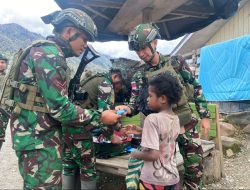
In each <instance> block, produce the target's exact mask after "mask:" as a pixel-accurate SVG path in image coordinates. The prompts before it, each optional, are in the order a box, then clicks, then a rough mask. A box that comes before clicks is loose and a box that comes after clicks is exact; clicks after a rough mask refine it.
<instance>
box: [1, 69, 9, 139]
mask: <svg viewBox="0 0 250 190" xmlns="http://www.w3.org/2000/svg"><path fill="white" fill-rule="evenodd" d="M4 76H5V72H0V91H1V90H2V84H3V80H4ZM8 120H9V118H6V117H5V116H4V115H2V114H1V113H0V141H4V138H5V131H6V127H7V124H8Z"/></svg>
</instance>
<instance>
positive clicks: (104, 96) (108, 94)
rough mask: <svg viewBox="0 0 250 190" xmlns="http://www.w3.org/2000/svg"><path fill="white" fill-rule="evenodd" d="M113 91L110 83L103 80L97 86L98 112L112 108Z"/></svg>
mask: <svg viewBox="0 0 250 190" xmlns="http://www.w3.org/2000/svg"><path fill="white" fill-rule="evenodd" d="M114 97H115V95H114V90H113V87H112V84H111V82H109V81H107V80H104V81H103V82H101V83H100V84H99V85H98V95H97V107H98V110H99V111H100V112H102V111H104V110H109V109H111V108H113V107H114V103H115V102H114V101H115V100H114Z"/></svg>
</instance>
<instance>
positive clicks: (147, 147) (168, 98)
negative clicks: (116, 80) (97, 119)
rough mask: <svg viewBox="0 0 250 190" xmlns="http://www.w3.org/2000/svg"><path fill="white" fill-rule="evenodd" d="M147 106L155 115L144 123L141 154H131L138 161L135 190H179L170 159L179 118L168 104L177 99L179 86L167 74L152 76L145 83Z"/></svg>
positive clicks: (175, 173) (151, 115) (172, 154)
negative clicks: (136, 186)
mask: <svg viewBox="0 0 250 190" xmlns="http://www.w3.org/2000/svg"><path fill="white" fill-rule="evenodd" d="M148 92H149V97H148V99H147V103H148V106H149V108H150V109H151V110H152V111H154V112H155V113H153V114H150V115H148V116H147V117H146V119H145V121H144V126H143V130H142V142H141V147H142V151H139V150H136V151H134V152H132V153H131V157H132V158H134V159H142V160H143V161H144V165H143V167H142V170H141V175H140V182H139V189H142V190H144V189H156V190H174V189H179V174H178V170H177V165H176V162H175V160H174V152H175V143H176V138H177V137H178V134H179V132H180V124H179V119H178V117H177V116H176V115H174V113H173V112H172V105H173V104H175V103H177V102H178V100H179V99H180V97H181V93H182V90H181V87H180V86H179V84H178V82H177V80H176V79H175V78H174V77H173V76H172V75H170V74H164V75H160V76H157V77H154V78H153V79H152V80H151V81H150V82H149V88H148Z"/></svg>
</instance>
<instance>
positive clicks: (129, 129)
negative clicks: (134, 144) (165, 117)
mask: <svg viewBox="0 0 250 190" xmlns="http://www.w3.org/2000/svg"><path fill="white" fill-rule="evenodd" d="M124 131H125V133H126V134H127V135H128V134H136V135H140V134H142V128H141V127H138V126H136V125H134V124H128V125H125V126H124Z"/></svg>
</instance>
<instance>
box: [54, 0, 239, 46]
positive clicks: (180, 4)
mask: <svg viewBox="0 0 250 190" xmlns="http://www.w3.org/2000/svg"><path fill="white" fill-rule="evenodd" d="M238 1H239V0H55V2H56V3H57V4H58V5H59V6H60V7H61V8H62V9H65V8H69V7H72V8H78V9H81V10H83V11H85V12H86V13H87V14H88V15H90V16H91V17H92V18H93V20H94V21H95V23H96V25H97V28H98V38H97V40H98V41H111V40H118V41H119V40H127V35H128V33H129V31H130V30H132V29H133V28H134V27H135V26H136V25H137V24H139V23H142V22H154V23H156V24H157V26H158V27H159V28H160V33H161V36H162V38H163V39H166V40H173V39H176V38H178V37H180V36H183V35H184V34H187V33H192V32H195V31H197V30H200V29H202V28H204V27H206V26H208V25H209V24H211V23H212V22H214V21H215V20H218V19H220V18H223V19H227V18H229V17H230V16H232V15H233V14H234V13H235V12H236V11H237V9H238Z"/></svg>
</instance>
